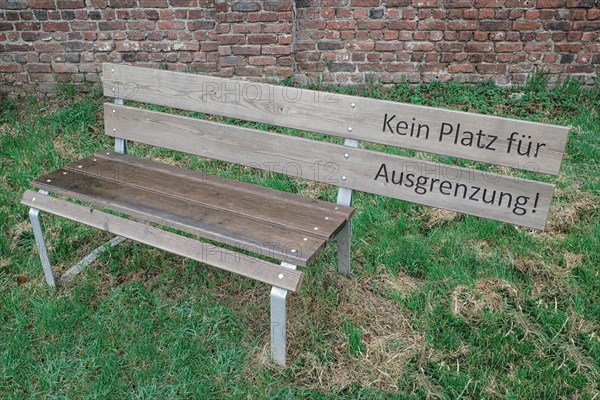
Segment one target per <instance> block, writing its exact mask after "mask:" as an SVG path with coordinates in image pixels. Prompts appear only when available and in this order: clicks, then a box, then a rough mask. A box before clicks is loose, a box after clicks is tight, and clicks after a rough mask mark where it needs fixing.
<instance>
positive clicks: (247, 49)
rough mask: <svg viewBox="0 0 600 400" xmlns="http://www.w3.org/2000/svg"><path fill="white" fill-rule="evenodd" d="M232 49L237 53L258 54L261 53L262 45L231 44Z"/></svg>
mask: <svg viewBox="0 0 600 400" xmlns="http://www.w3.org/2000/svg"><path fill="white" fill-rule="evenodd" d="M231 51H232V52H233V54H235V55H251V56H257V55H259V54H260V46H259V45H249V46H231Z"/></svg>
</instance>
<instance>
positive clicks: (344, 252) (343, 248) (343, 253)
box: [337, 219, 352, 276]
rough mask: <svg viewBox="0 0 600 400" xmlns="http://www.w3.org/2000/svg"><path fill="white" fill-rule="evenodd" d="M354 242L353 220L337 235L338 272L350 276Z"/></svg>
mask: <svg viewBox="0 0 600 400" xmlns="http://www.w3.org/2000/svg"><path fill="white" fill-rule="evenodd" d="M351 242H352V219H350V220H348V222H347V223H346V225H345V226H344V227H343V228H342V230H341V231H340V232H339V233H338V234H337V245H338V272H339V273H340V274H343V275H346V276H350V254H351V253H350V244H351Z"/></svg>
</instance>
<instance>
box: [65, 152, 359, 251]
mask: <svg viewBox="0 0 600 400" xmlns="http://www.w3.org/2000/svg"><path fill="white" fill-rule="evenodd" d="M123 158H125V157H123ZM129 158H131V157H129ZM148 164H158V163H156V162H153V161H150V162H149V163H148ZM65 169H67V170H74V171H80V172H83V173H85V174H89V175H92V176H99V177H103V178H104V179H110V180H114V181H115V182H120V183H123V184H126V185H129V186H132V187H137V188H140V189H144V190H150V191H153V192H157V193H161V194H164V195H168V196H175V197H177V198H179V199H181V200H184V201H187V202H192V203H198V204H200V205H202V206H204V207H209V208H215V209H219V210H225V211H228V212H231V213H234V214H239V215H241V216H244V217H247V218H250V219H255V220H258V221H267V222H269V223H272V224H275V225H279V226H282V227H285V228H286V229H290V230H298V231H303V232H307V233H310V234H311V235H312V234H315V235H317V236H325V239H326V240H328V239H330V238H332V237H333V236H334V235H335V233H336V232H337V231H338V230H339V229H340V227H341V226H343V224H344V223H345V222H346V220H347V219H348V216H347V215H341V214H340V213H336V212H331V211H324V210H323V209H322V208H321V207H315V206H312V205H307V204H298V203H294V202H288V201H285V199H282V197H281V196H277V195H276V196H272V197H270V196H265V195H264V193H262V194H261V195H256V194H254V193H249V192H247V191H243V190H238V189H237V188H235V187H232V186H228V185H224V184H223V182H220V183H211V182H209V181H207V179H205V178H203V174H199V173H197V174H196V178H197V179H190V178H189V177H184V176H181V175H177V174H171V173H168V172H166V171H160V170H159V169H158V168H143V167H131V165H130V164H126V163H124V162H120V160H119V159H116V158H113V159H107V158H104V157H96V156H94V157H87V158H85V159H83V160H80V161H77V162H76V163H73V164H70V165H67V166H66V167H65ZM190 172H191V171H190ZM257 192H258V191H257ZM268 192H269V194H271V192H272V191H268ZM296 197H297V196H296ZM328 207H329V209H330V210H333V209H334V205H333V204H329V206H328ZM333 211H335V210H333ZM315 226H316V227H319V230H317V231H315V230H314V227H315Z"/></svg>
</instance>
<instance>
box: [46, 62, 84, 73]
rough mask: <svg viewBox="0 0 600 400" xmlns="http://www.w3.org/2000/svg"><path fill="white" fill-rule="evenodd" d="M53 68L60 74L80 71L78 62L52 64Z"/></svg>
mask: <svg viewBox="0 0 600 400" xmlns="http://www.w3.org/2000/svg"><path fill="white" fill-rule="evenodd" d="M52 70H53V71H54V72H56V73H58V74H66V73H69V74H75V73H78V72H79V68H78V66H77V64H69V63H61V64H52Z"/></svg>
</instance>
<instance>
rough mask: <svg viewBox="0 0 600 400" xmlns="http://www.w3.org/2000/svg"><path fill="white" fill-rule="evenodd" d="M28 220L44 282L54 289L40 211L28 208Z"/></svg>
mask: <svg viewBox="0 0 600 400" xmlns="http://www.w3.org/2000/svg"><path fill="white" fill-rule="evenodd" d="M29 220H30V221H31V226H32V227H33V236H35V242H36V244H37V248H38V253H39V255H40V261H41V262H42V268H43V269H44V276H45V277H46V282H47V283H48V286H51V287H56V282H55V281H54V274H53V273H52V266H51V265H50V258H48V250H46V242H45V241H44V232H43V231H42V224H41V223H40V210H38V209H36V208H30V209H29Z"/></svg>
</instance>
